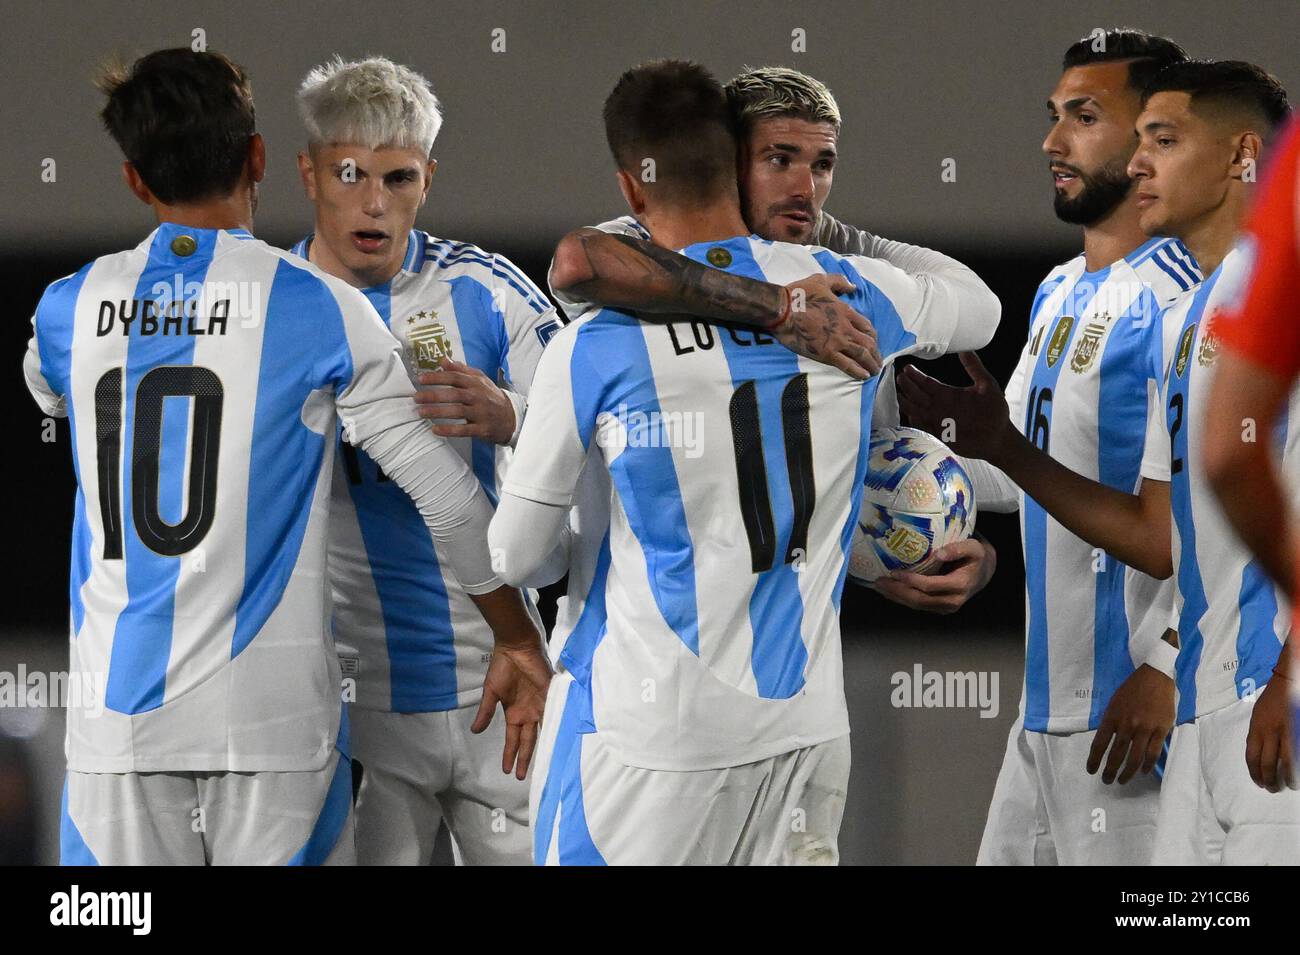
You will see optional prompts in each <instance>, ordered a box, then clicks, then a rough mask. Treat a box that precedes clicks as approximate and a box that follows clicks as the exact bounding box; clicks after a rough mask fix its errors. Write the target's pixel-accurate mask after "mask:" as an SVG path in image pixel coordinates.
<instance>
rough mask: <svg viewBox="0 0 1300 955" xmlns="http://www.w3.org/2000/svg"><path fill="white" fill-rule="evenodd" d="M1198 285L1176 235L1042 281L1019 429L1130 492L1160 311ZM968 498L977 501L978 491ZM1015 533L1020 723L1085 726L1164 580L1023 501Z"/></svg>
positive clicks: (1128, 664) (1108, 692) (1131, 654)
mask: <svg viewBox="0 0 1300 955" xmlns="http://www.w3.org/2000/svg"><path fill="white" fill-rule="evenodd" d="M1200 278H1201V276H1200V272H1199V271H1197V269H1196V266H1195V264H1194V261H1193V259H1192V256H1191V255H1190V254H1189V253H1188V252H1187V250H1186V249H1185V248H1184V247H1183V246H1182V245H1181V244H1180V243H1179V242H1178V241H1177V240H1174V239H1152V240H1150V241H1148V242H1146V243H1144V244H1143V245H1141V246H1139V247H1138V248H1137V249H1135V250H1133V252H1131V253H1129V254H1128V255H1127V256H1125V257H1124V258H1123V259H1121V260H1119V261H1117V262H1115V263H1113V264H1112V265H1110V266H1107V267H1106V268H1103V269H1099V270H1098V271H1096V272H1088V271H1087V270H1086V264H1085V260H1084V257H1083V256H1082V255H1079V256H1077V257H1075V258H1074V259H1071V260H1070V261H1069V262H1067V263H1065V264H1064V265H1061V266H1059V267H1057V268H1056V269H1054V270H1053V271H1052V272H1051V273H1049V274H1048V276H1047V278H1046V279H1044V280H1043V282H1042V284H1040V285H1039V287H1038V293H1037V295H1036V296H1035V298H1034V304H1033V308H1032V311H1031V313H1030V315H1031V318H1030V328H1029V338H1028V341H1027V342H1026V344H1025V347H1024V350H1023V351H1022V352H1021V356H1020V363H1019V364H1018V365H1017V367H1016V370H1015V372H1014V374H1013V375H1012V379H1011V383H1010V385H1009V386H1008V388H1007V403H1008V406H1009V407H1010V409H1011V415H1012V420H1013V421H1014V422H1015V423H1016V425H1017V427H1019V428H1020V429H1021V431H1022V432H1023V433H1024V435H1025V436H1026V437H1028V438H1029V439H1030V440H1031V441H1032V442H1033V443H1034V444H1035V445H1036V446H1037V447H1038V448H1039V449H1040V450H1042V451H1044V452H1046V453H1047V454H1050V455H1051V456H1052V457H1053V458H1054V459H1055V460H1057V461H1059V462H1060V463H1061V464H1063V465H1065V466H1066V467H1068V468H1070V469H1071V470H1073V471H1076V472H1078V473H1079V474H1082V475H1083V476H1084V477H1087V478H1091V479H1092V480H1094V481H1098V482H1100V483H1102V484H1105V485H1107V486H1109V487H1113V488H1115V489H1116V490H1120V491H1125V492H1128V493H1135V492H1136V491H1137V487H1138V478H1139V472H1140V470H1141V465H1142V452H1143V443H1144V439H1145V436H1146V432H1147V424H1148V420H1149V419H1151V418H1152V417H1154V416H1156V415H1157V414H1158V399H1157V390H1158V388H1159V380H1158V377H1157V376H1156V375H1155V373H1154V372H1153V370H1152V368H1151V363H1150V354H1151V347H1152V342H1154V341H1157V340H1158V339H1159V335H1160V321H1159V314H1160V312H1161V310H1162V309H1164V308H1165V307H1166V306H1168V305H1169V304H1171V303H1172V302H1173V301H1175V300H1176V299H1177V298H1178V296H1179V295H1181V294H1183V293H1184V292H1185V291H1186V290H1187V289H1189V288H1191V287H1192V286H1193V285H1195V284H1196V283H1197V282H1198V281H1200ZM975 491H976V500H977V501H978V500H979V492H980V487H979V485H978V483H977V484H976V488H975ZM1020 526H1021V538H1022V541H1023V544H1024V556H1025V597H1026V601H1025V621H1026V627H1025V629H1026V635H1025V683H1024V691H1023V697H1022V699H1021V707H1022V713H1023V716H1024V726H1025V729H1027V730H1034V731H1038V732H1047V733H1075V732H1081V731H1084V730H1089V729H1096V728H1097V726H1098V724H1099V723H1100V722H1101V716H1102V713H1103V712H1104V711H1105V709H1106V706H1107V705H1108V704H1109V703H1110V700H1111V697H1112V696H1113V695H1114V693H1115V690H1116V689H1118V688H1119V686H1120V684H1121V683H1123V682H1124V680H1126V679H1127V678H1128V677H1129V675H1130V674H1132V673H1133V671H1134V669H1135V668H1136V667H1138V666H1141V665H1142V663H1143V662H1145V659H1146V657H1147V656H1148V654H1149V653H1150V651H1151V650H1152V648H1153V646H1154V643H1155V641H1158V640H1159V639H1160V638H1161V636H1162V635H1163V634H1164V631H1165V628H1166V626H1167V625H1168V621H1169V608H1170V606H1171V604H1172V601H1173V585H1172V584H1170V583H1169V582H1167V581H1158V580H1155V579H1154V578H1152V577H1149V576H1147V575H1146V574H1143V573H1140V572H1138V571H1136V570H1134V569H1133V568H1131V567H1128V566H1127V565H1125V564H1122V563H1120V562H1119V561H1117V560H1116V559H1115V558H1114V557H1112V556H1110V555H1109V554H1106V553H1105V552H1104V551H1101V550H1100V549H1097V548H1094V547H1093V546H1092V545H1091V544H1089V543H1087V542H1086V541H1084V540H1082V539H1081V538H1079V537H1076V536H1075V535H1074V534H1073V533H1071V532H1070V531H1069V530H1067V529H1066V528H1065V527H1063V526H1062V525H1061V524H1060V523H1058V522H1057V521H1056V520H1055V519H1054V518H1053V517H1052V516H1051V515H1050V514H1048V513H1047V511H1046V510H1044V509H1043V508H1042V507H1041V506H1040V505H1039V504H1038V503H1037V502H1036V501H1035V500H1034V499H1033V498H1031V497H1029V496H1028V495H1025V494H1021V506H1020Z"/></svg>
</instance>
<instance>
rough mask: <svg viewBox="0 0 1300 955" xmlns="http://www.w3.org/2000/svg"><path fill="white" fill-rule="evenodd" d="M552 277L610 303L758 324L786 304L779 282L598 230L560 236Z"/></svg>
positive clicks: (564, 287)
mask: <svg viewBox="0 0 1300 955" xmlns="http://www.w3.org/2000/svg"><path fill="white" fill-rule="evenodd" d="M551 281H552V284H553V285H554V287H555V288H556V290H557V291H561V292H564V293H566V294H568V295H572V296H574V297H580V298H582V299H585V300H586V301H590V302H595V303H596V304H598V305H606V306H609V307H610V308H635V309H636V310H637V311H638V312H642V313H656V312H658V313H677V314H681V313H685V314H688V315H698V316H700V317H701V318H708V319H712V320H714V321H720V322H721V321H726V322H733V323H738V324H742V325H755V326H760V327H763V326H767V325H770V324H771V323H772V322H773V321H774V320H775V319H776V318H779V317H780V315H781V312H782V309H783V308H784V305H785V299H784V294H783V292H782V289H781V287H780V286H779V285H772V284H770V283H767V282H760V281H757V280H756V279H750V278H745V277H744V276H740V275H731V274H730V273H727V272H723V271H721V270H719V269H711V268H708V267H707V266H704V265H701V264H700V263H698V262H695V261H692V260H691V259H688V258H686V256H684V255H678V254H677V253H676V252H672V251H670V250H668V249H664V248H661V247H660V246H657V245H655V244H654V243H653V242H648V241H646V240H645V239H637V238H634V237H632V236H626V235H612V234H610V233H606V232H599V231H596V230H580V231H578V232H571V233H569V234H568V235H566V236H565V237H564V239H563V240H562V241H561V243H560V246H559V247H558V248H557V249H556V253H555V265H554V266H553V268H552V273H551Z"/></svg>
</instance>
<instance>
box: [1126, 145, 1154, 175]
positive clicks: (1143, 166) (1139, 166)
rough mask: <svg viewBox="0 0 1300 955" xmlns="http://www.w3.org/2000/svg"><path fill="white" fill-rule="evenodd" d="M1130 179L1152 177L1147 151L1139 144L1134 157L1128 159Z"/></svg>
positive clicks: (1127, 170)
mask: <svg viewBox="0 0 1300 955" xmlns="http://www.w3.org/2000/svg"><path fill="white" fill-rule="evenodd" d="M1125 172H1127V173H1128V177H1129V178H1130V179H1150V178H1151V163H1150V161H1149V160H1148V159H1147V154H1146V152H1144V151H1143V149H1142V147H1141V146H1139V147H1138V149H1137V152H1135V153H1134V154H1133V158H1132V159H1130V160H1129V161H1128V168H1127V169H1126V170H1125Z"/></svg>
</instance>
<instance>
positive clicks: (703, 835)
mask: <svg viewBox="0 0 1300 955" xmlns="http://www.w3.org/2000/svg"><path fill="white" fill-rule="evenodd" d="M584 697H585V691H584V689H583V688H582V687H581V686H579V685H578V684H577V683H575V682H574V680H573V677H572V676H571V675H570V674H568V673H559V674H556V676H555V678H554V679H553V680H552V681H551V690H550V694H549V695H548V697H547V701H546V719H545V721H544V723H543V726H542V738H541V740H540V742H539V745H538V753H537V756H536V757H535V761H536V768H535V770H534V772H535V775H534V777H533V785H532V797H533V798H532V801H531V809H532V824H533V857H534V860H535V861H536V862H537V863H538V864H539V865H541V864H545V865H605V864H609V865H722V864H729V865H777V864H782V865H835V864H837V863H838V862H839V844H838V839H839V831H840V822H841V820H842V819H843V817H844V800H845V795H846V792H847V790H848V782H849V738H848V736H841V737H839V738H837V739H833V740H829V741H827V742H825V743H819V744H817V745H816V746H809V747H806V748H804V749H799V750H795V751H793V752H789V753H783V754H781V755H780V756H774V757H772V758H770V759H764V760H760V761H758V762H755V763H746V764H744V765H740V766H732V767H727V768H724V769H710V770H701V771H692V772H672V771H668V770H655V769H641V768H639V767H634V766H628V765H626V764H625V763H623V762H622V761H621V760H620V759H619V758H618V756H616V755H615V754H614V752H613V751H612V750H610V749H609V747H608V746H606V745H605V744H604V743H603V742H602V741H601V739H600V733H599V732H595V733H592V732H586V733H584V732H580V729H581V728H582V727H581V726H580V725H579V724H580V720H581V718H582V715H583V714H584V712H585V711H586V705H585V701H584Z"/></svg>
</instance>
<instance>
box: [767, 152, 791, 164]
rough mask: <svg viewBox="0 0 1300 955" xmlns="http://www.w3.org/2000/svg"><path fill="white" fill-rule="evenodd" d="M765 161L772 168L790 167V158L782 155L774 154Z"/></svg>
mask: <svg viewBox="0 0 1300 955" xmlns="http://www.w3.org/2000/svg"><path fill="white" fill-rule="evenodd" d="M767 161H768V162H770V163H771V164H772V165H774V166H781V167H785V166H788V165H790V157H788V156H786V155H785V154H784V153H776V154H774V155H772V156H769V157H768V159H767Z"/></svg>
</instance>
